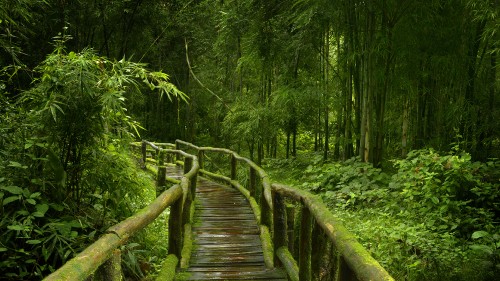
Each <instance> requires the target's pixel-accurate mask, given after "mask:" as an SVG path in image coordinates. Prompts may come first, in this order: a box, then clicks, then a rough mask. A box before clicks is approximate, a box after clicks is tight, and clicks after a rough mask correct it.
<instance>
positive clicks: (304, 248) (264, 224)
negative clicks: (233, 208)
mask: <svg viewBox="0 0 500 281" xmlns="http://www.w3.org/2000/svg"><path fill="white" fill-rule="evenodd" d="M132 145H133V146H134V147H136V148H140V150H141V154H142V159H141V161H142V166H143V168H145V169H148V168H149V166H148V165H147V164H148V163H152V164H154V166H156V167H157V170H156V171H154V172H155V173H156V174H157V186H158V188H159V189H160V190H159V192H158V193H159V194H160V195H159V196H158V197H157V198H156V199H155V200H154V201H153V203H151V204H150V205H149V206H147V207H146V208H144V209H142V210H141V211H139V212H138V213H137V214H136V215H134V216H132V217H130V218H128V219H126V220H125V221H123V222H121V223H119V224H117V225H115V226H113V227H111V228H109V229H108V231H107V232H106V233H105V234H104V235H103V236H102V237H101V238H99V239H98V240H97V241H96V242H95V243H93V244H92V245H90V246H89V247H88V248H86V249H85V250H84V251H83V252H82V253H80V254H79V255H77V256H76V257H75V258H73V259H71V260H70V261H68V262H67V263H66V264H65V265H63V266H62V267H61V268H60V269H59V270H57V271H56V272H54V273H53V274H51V275H50V276H48V277H47V278H45V279H44V280H85V279H86V278H88V277H89V276H90V275H92V274H93V272H95V271H96V270H98V269H99V270H100V271H103V274H104V275H105V276H108V277H105V280H121V279H119V278H116V279H113V278H112V276H120V274H121V273H116V271H120V269H119V264H120V252H119V250H118V249H117V248H118V246H120V245H123V244H124V243H125V242H126V241H127V239H128V238H130V237H131V236H132V235H133V234H134V233H136V232H137V231H138V230H140V229H142V228H144V227H145V226H146V225H147V224H149V223H150V222H152V221H153V220H154V219H155V218H156V217H158V216H159V214H160V213H161V212H162V211H163V210H165V209H166V208H167V207H170V216H169V224H168V225H169V226H168V227H169V238H168V239H169V241H168V253H169V255H168V257H167V259H166V260H165V262H164V264H163V267H162V270H161V272H160V275H159V277H158V279H157V280H173V278H174V274H175V268H176V267H180V268H187V267H188V266H189V258H190V255H191V253H190V249H191V217H192V212H193V210H194V204H193V202H194V199H195V189H196V180H197V175H198V173H201V174H202V175H205V176H207V177H210V178H212V179H214V180H217V181H222V182H225V183H227V184H229V185H231V186H233V187H234V188H236V189H238V190H239V191H240V192H241V193H242V194H243V195H245V196H246V197H247V199H248V201H249V203H250V205H251V206H252V209H253V211H254V214H255V216H256V219H257V221H258V223H259V224H260V231H261V240H262V245H263V251H264V260H265V263H266V266H267V267H268V268H273V267H275V266H283V267H284V268H285V269H286V271H287V273H288V276H289V278H290V280H293V281H298V280H301V281H308V280H312V279H314V280H319V278H320V274H321V275H325V274H329V275H330V276H334V277H333V278H332V279H335V280H362V281H368V280H394V279H393V278H392V277H391V276H390V275H389V274H388V273H387V271H386V270H385V269H384V268H383V267H382V266H380V264H379V263H378V262H377V261H376V260H375V259H373V257H371V255H370V254H369V253H368V252H367V251H366V249H365V248H364V247H363V246H362V245H361V244H359V242H357V241H356V239H355V238H354V236H353V235H352V234H351V233H349V231H347V230H346V229H345V228H344V227H343V226H342V224H341V223H340V222H339V221H338V220H337V219H336V218H335V217H334V216H333V215H332V213H331V212H330V211H329V210H328V208H327V207H326V206H325V205H324V204H323V203H322V201H321V200H320V199H318V198H317V197H316V196H314V195H312V194H310V193H308V192H305V191H302V190H298V189H295V188H292V187H289V186H286V185H281V184H277V183H271V181H270V179H269V177H268V175H267V174H266V172H265V171H264V170H263V169H262V168H260V167H259V166H257V165H256V164H255V163H254V162H252V161H251V160H249V159H247V158H245V157H242V156H240V155H238V154H237V153H236V152H234V151H231V150H228V149H222V148H212V147H198V146H196V145H193V144H191V143H187V142H184V141H181V140H177V141H176V142H175V145H174V144H165V143H163V144H159V143H156V144H154V143H151V142H148V141H142V143H133V144H132ZM181 148H183V149H181ZM185 151H193V154H189V153H187V152H185ZM149 154H151V157H148V156H149ZM195 155H196V156H195ZM174 156H175V158H174ZM221 157H222V159H223V161H222V162H221V161H216V160H220V159H221ZM153 158H154V159H153ZM224 158H225V159H224ZM181 160H184V161H181ZM224 162H225V163H224ZM238 163H240V164H238ZM166 165H182V166H184V175H183V176H182V178H181V180H180V181H177V180H173V179H167V178H166V176H165V175H166V170H167V168H166ZM209 170H211V171H209ZM214 170H217V171H214ZM167 180H169V181H170V182H172V183H173V186H171V187H170V188H169V189H168V190H166V191H163V190H161V188H162V187H164V186H165V183H166V181H167ZM287 204H288V206H287ZM290 204H292V206H289V205H290ZM296 210H298V211H296ZM327 256H330V257H332V256H333V258H330V259H328V260H331V261H332V262H331V263H330V264H323V262H322V261H323V260H325V259H324V257H327ZM179 260H180V265H179V266H178V264H179Z"/></svg>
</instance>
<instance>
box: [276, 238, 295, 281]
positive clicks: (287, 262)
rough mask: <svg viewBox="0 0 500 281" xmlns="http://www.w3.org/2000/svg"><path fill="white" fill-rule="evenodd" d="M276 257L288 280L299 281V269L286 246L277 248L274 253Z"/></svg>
mask: <svg viewBox="0 0 500 281" xmlns="http://www.w3.org/2000/svg"><path fill="white" fill-rule="evenodd" d="M276 255H277V256H278V258H279V260H280V262H281V264H282V265H283V267H284V268H285V270H286V272H287V273H288V278H289V279H290V280H292V281H299V280H300V279H299V267H298V265H297V262H296V261H295V260H294V259H293V256H292V254H291V253H290V252H289V251H288V248H287V247H286V246H283V247H281V248H279V249H278V250H277V251H276Z"/></svg>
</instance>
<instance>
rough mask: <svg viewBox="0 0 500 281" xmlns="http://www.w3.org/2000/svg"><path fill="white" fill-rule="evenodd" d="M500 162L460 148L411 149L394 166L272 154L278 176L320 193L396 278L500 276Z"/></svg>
mask: <svg viewBox="0 0 500 281" xmlns="http://www.w3.org/2000/svg"><path fill="white" fill-rule="evenodd" d="M499 168H500V161H498V160H496V159H493V160H491V161H489V162H487V163H479V162H472V161H471V157H470V155H469V154H468V153H465V152H462V151H459V150H458V149H455V150H454V151H452V152H449V153H445V154H443V153H438V152H436V151H434V150H432V149H423V150H416V151H412V152H410V153H409V154H408V157H407V158H406V159H398V160H393V161H392V167H390V169H387V170H390V171H393V172H391V173H388V172H384V171H382V170H381V169H378V168H374V167H373V166H372V165H371V164H369V163H363V162H361V161H359V159H357V158H353V159H350V160H347V161H345V162H342V163H340V162H335V163H323V162H322V161H321V155H319V154H305V155H302V156H300V157H298V158H295V159H290V160H283V159H280V160H270V159H268V160H267V166H266V170H267V171H269V173H270V176H271V177H272V178H273V180H274V181H278V182H285V183H288V184H291V185H294V186H296V187H298V188H302V189H306V190H309V191H311V192H314V193H317V194H320V195H321V196H322V198H323V200H324V202H325V203H326V204H327V205H328V206H329V207H330V208H331V209H332V210H334V212H333V214H334V215H335V216H337V217H338V218H339V219H340V220H341V221H342V222H343V223H344V224H345V226H346V227H347V228H348V229H349V230H350V231H351V232H353V233H354V234H355V235H356V236H357V237H358V239H359V241H360V242H361V243H362V244H363V245H364V246H365V247H366V248H367V249H368V250H369V251H370V252H371V253H372V255H373V256H374V257H375V259H377V260H378V261H379V262H380V263H381V265H382V266H384V267H385V268H386V269H387V270H388V271H389V272H390V274H391V275H392V276H393V277H394V278H395V279H396V280H493V279H495V278H497V277H498V276H500V227H499V224H498V223H499V219H500V205H499V202H500V200H499V199H500V190H499V186H500V183H499V180H498V179H499V171H500V169H499Z"/></svg>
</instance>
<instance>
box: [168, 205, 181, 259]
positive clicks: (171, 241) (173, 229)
mask: <svg viewBox="0 0 500 281" xmlns="http://www.w3.org/2000/svg"><path fill="white" fill-rule="evenodd" d="M182 225H183V223H182V198H179V199H178V200H177V201H175V203H174V204H173V205H172V206H171V207H170V216H169V217H168V253H169V254H174V255H175V256H177V257H180V256H181V252H182Z"/></svg>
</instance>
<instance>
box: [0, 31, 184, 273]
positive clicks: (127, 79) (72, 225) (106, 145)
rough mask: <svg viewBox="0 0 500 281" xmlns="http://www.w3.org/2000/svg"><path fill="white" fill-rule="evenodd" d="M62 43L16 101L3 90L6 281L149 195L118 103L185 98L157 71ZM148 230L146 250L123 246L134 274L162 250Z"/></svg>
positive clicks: (73, 247)
mask: <svg viewBox="0 0 500 281" xmlns="http://www.w3.org/2000/svg"><path fill="white" fill-rule="evenodd" d="M66 39H67V37H60V38H57V40H56V50H55V52H54V53H52V54H51V55H49V56H48V57H47V59H46V60H45V61H44V62H43V63H42V64H41V65H40V66H39V67H37V69H36V70H37V71H38V73H39V74H40V77H39V78H38V79H36V80H35V81H34V86H33V88H32V89H30V90H29V91H26V92H25V93H23V95H22V97H21V98H20V99H19V100H18V102H17V103H13V102H12V101H11V100H10V99H8V98H7V97H6V95H4V93H3V92H1V95H0V103H1V104H2V105H3V106H4V107H3V109H2V111H0V114H1V117H2V118H1V123H0V133H1V136H2V138H1V139H0V144H1V146H0V214H1V221H0V232H1V233H2V234H4V235H2V236H1V237H0V256H1V257H0V275H1V276H4V277H5V278H7V279H10V280H19V279H40V278H41V277H43V276H45V275H47V274H48V273H50V272H51V271H54V270H55V269H57V268H58V267H60V266H61V265H62V264H63V263H64V262H65V261H67V260H68V259H70V258H71V257H73V256H74V254H75V253H77V252H79V251H81V250H82V249H83V248H85V247H86V246H87V245H88V244H89V243H90V242H92V241H93V240H94V238H95V237H98V236H99V235H100V234H101V233H103V232H104V231H105V230H106V229H107V228H108V227H110V226H111V225H113V224H115V223H116V222H118V221H121V220H123V219H124V218H126V217H128V216H130V215H132V214H133V213H134V212H135V211H137V210H138V209H139V208H142V207H144V206H145V204H146V203H147V202H149V201H151V200H152V198H151V196H150V195H151V192H153V194H154V192H155V187H154V184H153V183H152V181H151V179H150V177H148V176H147V175H144V174H143V173H142V172H138V171H137V167H136V163H134V162H133V161H132V160H131V159H130V156H129V155H128V142H129V141H130V140H131V139H132V137H133V136H134V135H137V134H138V129H139V128H140V126H139V125H138V123H136V122H134V121H133V120H132V119H131V118H130V117H129V116H127V115H126V111H127V110H126V108H125V104H124V101H125V100H126V98H127V97H128V96H130V95H131V94H132V92H134V91H135V92H138V91H142V92H143V93H144V92H152V91H158V92H159V96H160V98H161V96H162V95H163V96H165V95H166V96H167V97H168V98H170V97H172V96H176V97H179V98H181V99H182V98H185V95H184V94H183V93H181V92H180V91H178V90H177V89H176V88H175V86H173V85H172V84H170V83H169V82H168V76H167V75H166V74H164V73H161V72H149V71H147V70H146V69H145V68H144V65H142V64H136V63H131V62H128V61H126V60H121V61H110V60H108V59H106V58H103V57H99V56H97V55H96V54H95V53H93V52H92V51H91V50H85V51H83V52H81V53H75V52H69V53H66V52H65V51H64V47H63V43H64V41H65V40H66ZM143 85H144V86H145V87H143ZM1 89H2V91H3V87H2V88H1ZM146 198H147V199H148V200H145V199H146ZM153 198H154V195H153ZM145 233H146V234H144V235H145V236H143V237H146V238H147V239H146V238H145V240H146V241H147V244H148V245H151V246H146V247H145V248H148V249H153V250H148V251H146V250H142V249H137V248H136V247H135V246H134V245H135V244H132V245H127V246H125V248H124V249H125V253H126V255H125V257H126V258H124V264H125V266H124V267H125V268H126V271H127V272H129V273H130V275H131V276H136V277H137V278H139V277H140V276H143V275H142V271H141V270H142V269H141V267H140V266H138V264H139V262H140V261H141V260H140V259H139V258H138V257H141V256H142V257H145V256H148V257H154V256H161V255H163V254H165V253H166V249H165V247H161V246H160V247H158V246H152V245H156V244H158V240H159V238H163V239H164V233H163V232H162V231H161V230H160V228H159V226H156V227H155V228H154V230H148V231H146V232H145ZM155 237H156V240H155ZM155 248H156V249H155ZM141 251H142V252H145V253H144V254H142V252H141ZM146 252H147V253H146ZM127 264H128V265H130V266H128V267H127Z"/></svg>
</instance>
